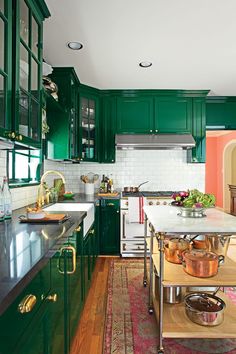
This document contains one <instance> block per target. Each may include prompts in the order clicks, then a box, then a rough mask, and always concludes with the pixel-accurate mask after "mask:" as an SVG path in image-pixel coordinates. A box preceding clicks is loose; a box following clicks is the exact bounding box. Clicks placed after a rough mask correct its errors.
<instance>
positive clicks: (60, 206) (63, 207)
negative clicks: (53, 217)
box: [44, 203, 94, 236]
mask: <svg viewBox="0 0 236 354" xmlns="http://www.w3.org/2000/svg"><path fill="white" fill-rule="evenodd" d="M44 210H45V211H65V212H67V213H69V212H70V211H86V212H87V216H86V217H85V218H84V236H85V235H86V234H87V232H88V230H89V229H90V227H91V226H92V224H93V222H94V204H93V203H55V204H53V205H50V206H48V207H46V208H44Z"/></svg>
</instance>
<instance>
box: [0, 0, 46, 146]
mask: <svg viewBox="0 0 236 354" xmlns="http://www.w3.org/2000/svg"><path fill="white" fill-rule="evenodd" d="M49 16H50V13H49V11H48V9H47V6H46V4H45V2H44V1H43V0H39V1H36V0H21V1H15V0H9V1H8V0H5V1H4V0H2V1H1V9H0V43H1V44H0V135H1V136H2V137H7V138H10V139H12V140H13V141H18V142H20V143H23V144H25V145H30V146H34V147H40V143H41V117H42V114H41V111H42V84H41V77H42V31H43V20H44V19H45V18H46V17H49Z"/></svg>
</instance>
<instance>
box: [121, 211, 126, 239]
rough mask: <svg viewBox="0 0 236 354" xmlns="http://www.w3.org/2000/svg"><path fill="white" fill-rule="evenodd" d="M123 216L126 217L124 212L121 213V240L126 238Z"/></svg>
mask: <svg viewBox="0 0 236 354" xmlns="http://www.w3.org/2000/svg"><path fill="white" fill-rule="evenodd" d="M125 216H126V212H125V211H123V213H122V238H126V236H125Z"/></svg>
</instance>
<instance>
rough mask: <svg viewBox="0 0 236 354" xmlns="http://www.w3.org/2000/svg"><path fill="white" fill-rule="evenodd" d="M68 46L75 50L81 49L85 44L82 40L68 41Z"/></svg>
mask: <svg viewBox="0 0 236 354" xmlns="http://www.w3.org/2000/svg"><path fill="white" fill-rule="evenodd" d="M67 45H68V47H69V48H70V49H73V50H80V49H82V48H83V44H81V43H80V42H69V43H67Z"/></svg>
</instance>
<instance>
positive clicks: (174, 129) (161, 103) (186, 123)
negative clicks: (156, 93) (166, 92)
mask: <svg viewBox="0 0 236 354" xmlns="http://www.w3.org/2000/svg"><path fill="white" fill-rule="evenodd" d="M154 107H155V109H154V112H155V113H154V126H153V128H152V132H153V133H171V134H175V133H191V129H192V99H191V98H188V97H171V96H170V97H162V96H160V97H155V100H154Z"/></svg>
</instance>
